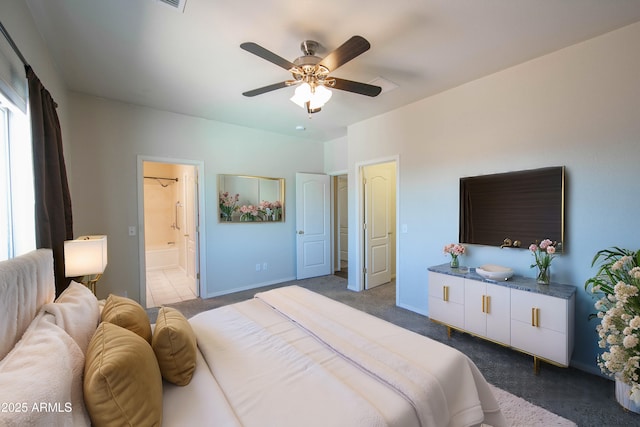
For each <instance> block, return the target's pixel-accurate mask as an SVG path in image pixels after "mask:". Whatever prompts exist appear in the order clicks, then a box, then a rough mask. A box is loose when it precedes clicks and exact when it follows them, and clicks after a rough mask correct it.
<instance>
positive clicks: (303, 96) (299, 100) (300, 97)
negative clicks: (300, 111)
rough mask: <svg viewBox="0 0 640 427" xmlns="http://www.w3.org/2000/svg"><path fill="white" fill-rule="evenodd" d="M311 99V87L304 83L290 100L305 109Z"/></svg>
mask: <svg viewBox="0 0 640 427" xmlns="http://www.w3.org/2000/svg"><path fill="white" fill-rule="evenodd" d="M309 98H311V86H309V84H308V83H302V84H301V85H300V86H298V87H297V88H296V90H295V92H293V96H292V97H291V98H290V99H291V102H293V103H294V104H297V105H299V106H300V107H302V108H304V104H305V103H306V102H307V101H308V100H309Z"/></svg>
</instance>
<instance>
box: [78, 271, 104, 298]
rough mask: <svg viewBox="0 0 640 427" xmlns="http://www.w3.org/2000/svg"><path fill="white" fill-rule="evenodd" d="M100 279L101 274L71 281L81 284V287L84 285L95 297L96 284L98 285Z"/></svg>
mask: <svg viewBox="0 0 640 427" xmlns="http://www.w3.org/2000/svg"><path fill="white" fill-rule="evenodd" d="M100 277H102V274H91V275H88V276H80V277H76V278H74V279H73V280H75V281H76V282H78V283H82V284H83V285H85V286H86V287H87V288H89V290H90V291H91V292H93V294H94V295H95V294H96V283H98V280H100Z"/></svg>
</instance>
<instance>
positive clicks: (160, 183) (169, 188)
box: [144, 162, 181, 249]
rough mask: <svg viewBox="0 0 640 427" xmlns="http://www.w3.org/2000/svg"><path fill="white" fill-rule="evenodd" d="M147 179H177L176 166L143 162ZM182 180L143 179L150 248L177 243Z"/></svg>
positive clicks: (146, 228)
mask: <svg viewBox="0 0 640 427" xmlns="http://www.w3.org/2000/svg"><path fill="white" fill-rule="evenodd" d="M144 176H145V177H152V176H155V177H162V178H178V176H179V175H178V167H177V166H176V165H173V164H166V163H155V162H144ZM180 185H181V183H180V180H178V182H176V181H168V180H155V179H149V178H145V179H144V232H145V233H144V236H145V245H146V247H147V249H150V248H154V247H158V246H164V245H166V244H168V243H171V244H176V242H177V240H178V230H177V229H176V227H175V216H176V210H175V209H176V203H177V201H178V200H179V197H180V194H179V193H180V192H179V190H180Z"/></svg>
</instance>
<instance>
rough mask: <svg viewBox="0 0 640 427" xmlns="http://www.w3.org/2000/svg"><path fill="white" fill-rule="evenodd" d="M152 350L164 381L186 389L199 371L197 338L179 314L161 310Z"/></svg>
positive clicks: (170, 310)
mask: <svg viewBox="0 0 640 427" xmlns="http://www.w3.org/2000/svg"><path fill="white" fill-rule="evenodd" d="M151 346H152V347H153V351H154V352H155V354H156V358H157V359H158V364H159V365H160V372H161V373H162V377H163V378H164V379H165V380H167V381H169V382H171V383H174V384H176V385H181V386H184V385H187V384H189V382H190V381H191V377H193V372H194V371H195V370H196V352H197V345H196V335H195V333H194V332H193V329H192V328H191V324H190V323H189V321H188V320H187V319H186V318H185V317H184V316H183V315H182V313H180V312H179V311H178V310H176V309H174V308H170V307H161V308H160V310H159V311H158V319H157V320H156V327H155V329H154V331H153V338H152V341H151Z"/></svg>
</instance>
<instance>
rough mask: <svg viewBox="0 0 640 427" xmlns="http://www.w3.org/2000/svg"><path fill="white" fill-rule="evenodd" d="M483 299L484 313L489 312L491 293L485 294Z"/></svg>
mask: <svg viewBox="0 0 640 427" xmlns="http://www.w3.org/2000/svg"><path fill="white" fill-rule="evenodd" d="M482 299H483V301H482V310H483V312H484V313H486V314H489V302H490V301H491V297H490V296H489V295H483V296H482Z"/></svg>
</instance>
